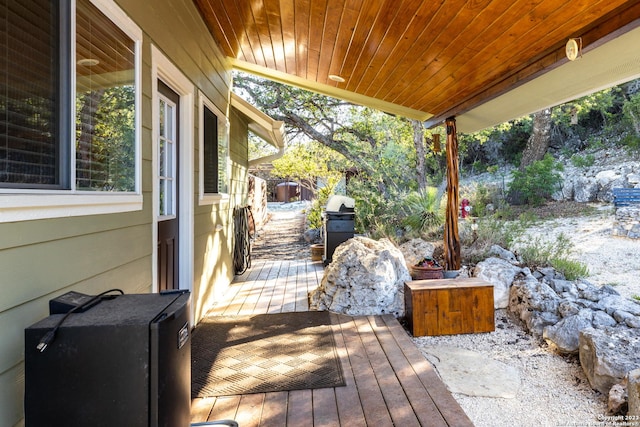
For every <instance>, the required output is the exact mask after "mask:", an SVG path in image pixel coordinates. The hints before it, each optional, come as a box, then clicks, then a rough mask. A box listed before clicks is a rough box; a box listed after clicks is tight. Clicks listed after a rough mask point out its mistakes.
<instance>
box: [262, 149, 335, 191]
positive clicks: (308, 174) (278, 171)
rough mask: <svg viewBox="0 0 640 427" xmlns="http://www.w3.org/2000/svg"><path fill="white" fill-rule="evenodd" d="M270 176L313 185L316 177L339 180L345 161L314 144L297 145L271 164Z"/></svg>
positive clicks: (330, 151) (332, 151)
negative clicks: (294, 179)
mask: <svg viewBox="0 0 640 427" xmlns="http://www.w3.org/2000/svg"><path fill="white" fill-rule="evenodd" d="M272 164H273V170H272V171H271V174H272V176H274V177H278V178H287V179H289V178H294V177H295V178H297V179H298V180H300V182H302V183H305V182H306V183H308V184H309V183H313V182H315V180H316V178H317V177H322V178H331V179H334V180H335V179H338V180H339V179H340V177H341V176H342V170H343V169H344V168H345V164H346V160H345V159H344V157H343V156H342V155H340V154H339V153H337V152H336V151H334V150H331V149H329V148H327V147H325V146H323V145H321V144H318V143H316V142H313V141H312V142H307V143H298V144H295V145H293V146H292V147H289V148H288V149H287V151H285V153H284V155H283V156H282V157H281V158H279V159H276V160H274V161H273V162H272Z"/></svg>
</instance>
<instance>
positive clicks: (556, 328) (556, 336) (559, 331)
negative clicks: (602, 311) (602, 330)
mask: <svg viewBox="0 0 640 427" xmlns="http://www.w3.org/2000/svg"><path fill="white" fill-rule="evenodd" d="M592 319H593V312H592V311H591V310H589V309H586V308H585V309H582V310H580V311H579V312H578V313H577V314H574V315H572V316H569V317H565V318H564V319H562V320H560V321H559V322H558V323H556V324H555V325H550V326H546V327H545V328H544V330H543V335H542V336H543V338H544V339H545V340H546V341H547V342H548V343H550V344H552V345H553V346H554V347H555V348H556V349H557V350H558V351H559V352H560V353H564V354H576V353H578V347H579V341H580V331H582V330H584V329H587V328H591V327H592V326H593V325H592Z"/></svg>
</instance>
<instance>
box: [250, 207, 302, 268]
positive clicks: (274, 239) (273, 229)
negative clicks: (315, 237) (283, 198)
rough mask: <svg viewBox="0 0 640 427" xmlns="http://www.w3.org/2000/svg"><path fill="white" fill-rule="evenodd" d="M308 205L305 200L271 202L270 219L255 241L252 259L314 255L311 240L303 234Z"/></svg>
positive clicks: (292, 257)
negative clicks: (306, 239)
mask: <svg viewBox="0 0 640 427" xmlns="http://www.w3.org/2000/svg"><path fill="white" fill-rule="evenodd" d="M305 206H306V205H305V204H301V203H270V204H269V220H268V221H267V223H266V224H265V225H264V227H263V228H262V230H259V231H258V233H257V234H256V237H255V239H254V240H253V241H252V243H251V259H253V260H278V259H279V260H292V259H310V258H311V253H310V249H309V244H308V243H307V242H305V241H304V239H303V237H302V233H304V230H305V220H306V216H305V214H304V208H305Z"/></svg>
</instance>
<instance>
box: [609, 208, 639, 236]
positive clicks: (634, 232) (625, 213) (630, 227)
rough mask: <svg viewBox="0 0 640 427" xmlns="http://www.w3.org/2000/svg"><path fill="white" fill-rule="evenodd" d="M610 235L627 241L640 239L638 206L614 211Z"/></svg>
mask: <svg viewBox="0 0 640 427" xmlns="http://www.w3.org/2000/svg"><path fill="white" fill-rule="evenodd" d="M611 234H613V235H614V236H619V237H627V238H629V239H640V205H634V206H622V207H619V208H618V209H616V216H615V219H614V221H613V228H612V229H611Z"/></svg>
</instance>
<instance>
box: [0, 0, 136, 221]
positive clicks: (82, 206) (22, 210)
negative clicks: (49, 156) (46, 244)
mask: <svg viewBox="0 0 640 427" xmlns="http://www.w3.org/2000/svg"><path fill="white" fill-rule="evenodd" d="M91 2H92V3H93V4H94V5H95V6H96V7H97V8H98V9H100V11H101V12H102V13H104V14H105V16H107V17H108V18H109V19H111V20H112V21H113V23H114V24H116V25H117V26H118V27H119V28H120V29H121V30H122V31H124V32H125V33H126V34H127V35H128V36H129V37H130V38H131V39H132V40H133V41H134V43H135V61H136V62H135V85H136V94H135V108H136V112H137V114H136V122H135V126H136V133H135V150H136V161H135V182H136V188H135V191H134V192H104V193H102V192H95V191H78V190H76V189H75V167H76V166H75V164H76V163H75V143H74V141H69V143H70V144H71V150H70V152H71V154H70V155H71V161H70V165H71V167H70V170H69V174H70V175H71V189H70V190H43V189H16V188H1V189H0V223H3V222H16V221H27V220H36V219H49V218H61V217H69V216H82V215H98V214H108V213H119V212H131V211H139V210H142V203H143V198H142V193H141V182H142V170H141V163H142V149H141V123H142V122H141V105H142V103H141V93H142V87H141V84H142V76H141V73H142V71H141V70H142V30H141V29H140V28H139V27H138V26H137V25H136V24H135V23H134V22H133V21H132V20H131V19H130V18H129V17H128V16H127V15H126V14H125V13H124V12H123V11H122V10H121V9H120V8H119V7H118V6H117V5H116V4H115V2H114V1H113V0H91ZM75 9H76V8H75V1H73V2H72V10H73V13H72V16H71V22H72V26H73V28H72V30H71V60H74V59H73V58H75V22H76V19H75V18H76V17H75ZM74 69H75V68H74ZM71 87H72V88H73V89H72V90H73V91H74V93H75V73H72V82H71ZM72 99H75V96H73V97H72ZM71 104H72V106H71V108H72V112H71V116H70V117H72V118H75V111H73V109H75V102H72V103H71ZM72 129H75V125H74V126H72Z"/></svg>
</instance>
